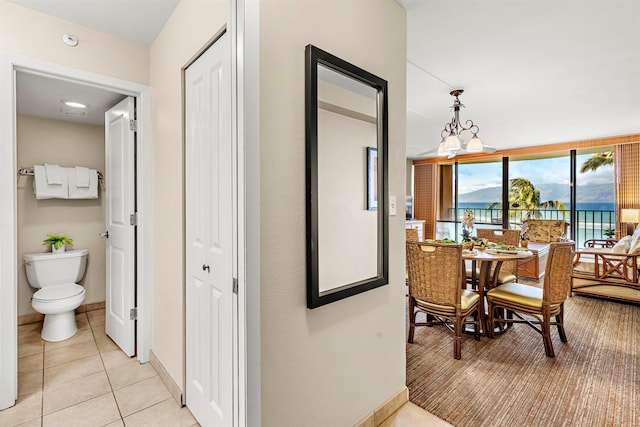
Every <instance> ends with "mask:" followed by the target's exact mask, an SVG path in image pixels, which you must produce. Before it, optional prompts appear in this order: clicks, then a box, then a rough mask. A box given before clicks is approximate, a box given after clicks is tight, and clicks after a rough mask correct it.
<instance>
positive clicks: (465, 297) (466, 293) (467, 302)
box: [461, 289, 480, 310]
mask: <svg viewBox="0 0 640 427" xmlns="http://www.w3.org/2000/svg"><path fill="white" fill-rule="evenodd" d="M479 300H480V295H478V294H477V293H476V292H473V291H470V290H468V289H465V290H463V291H462V301H461V308H462V310H468V309H469V307H471V306H472V305H473V304H475V303H476V302H477V301H479Z"/></svg>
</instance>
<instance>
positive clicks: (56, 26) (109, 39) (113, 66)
mask: <svg viewBox="0 0 640 427" xmlns="http://www.w3.org/2000/svg"><path fill="white" fill-rule="evenodd" d="M65 33H69V34H74V35H76V36H77V37H78V40H79V41H78V45H77V46H76V47H69V46H67V45H65V44H64V43H63V41H62V35H63V34H65ZM0 51H3V52H10V53H14V54H18V55H24V56H29V57H32V58H37V59H39V60H41V61H45V62H50V63H54V64H61V65H64V66H67V67H73V68H77V69H80V70H86V71H91V72H94V73H99V74H103V75H107V76H110V77H116V78H120V79H123V80H128V81H131V82H136V83H142V84H148V82H149V51H148V49H147V48H146V46H142V45H139V44H135V43H131V42H128V41H125V40H122V39H118V38H116V37H113V36H109V35H107V34H104V33H101V32H99V31H96V30H93V29H90V28H87V27H83V26H80V25H78V24H74V23H72V22H68V21H65V20H63V19H60V18H56V17H53V16H49V15H44V14H42V13H39V12H35V11H33V10H31V9H27V8H24V7H20V6H16V5H14V4H13V3H9V2H6V1H4V0H0Z"/></svg>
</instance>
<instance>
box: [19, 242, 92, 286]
mask: <svg viewBox="0 0 640 427" xmlns="http://www.w3.org/2000/svg"><path fill="white" fill-rule="evenodd" d="M88 254H89V251H88V250H87V249H74V250H71V251H65V252H63V253H60V254H54V253H51V252H44V253H38V254H25V255H24V266H25V269H26V271H27V280H28V281H29V285H31V287H33V288H43V287H45V286H51V285H61V284H64V283H78V282H79V281H80V279H82V276H84V272H85V269H86V267H87V255H88Z"/></svg>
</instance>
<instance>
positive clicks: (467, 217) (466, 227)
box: [462, 209, 476, 242]
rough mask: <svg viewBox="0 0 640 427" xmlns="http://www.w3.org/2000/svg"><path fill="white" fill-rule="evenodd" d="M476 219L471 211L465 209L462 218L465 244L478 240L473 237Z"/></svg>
mask: <svg viewBox="0 0 640 427" xmlns="http://www.w3.org/2000/svg"><path fill="white" fill-rule="evenodd" d="M474 219H475V215H474V214H473V211H472V210H471V209H465V210H464V215H463V216H462V241H463V242H471V241H473V240H476V238H475V237H473V236H472V235H471V231H473V221H474Z"/></svg>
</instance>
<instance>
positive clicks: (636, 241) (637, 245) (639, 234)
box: [625, 225, 640, 252]
mask: <svg viewBox="0 0 640 427" xmlns="http://www.w3.org/2000/svg"><path fill="white" fill-rule="evenodd" d="M625 237H626V236H625ZM629 246H630V249H629V252H635V251H636V250H638V249H640V225H639V226H637V227H636V231H635V232H634V233H633V236H631V244H630V245H629Z"/></svg>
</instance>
